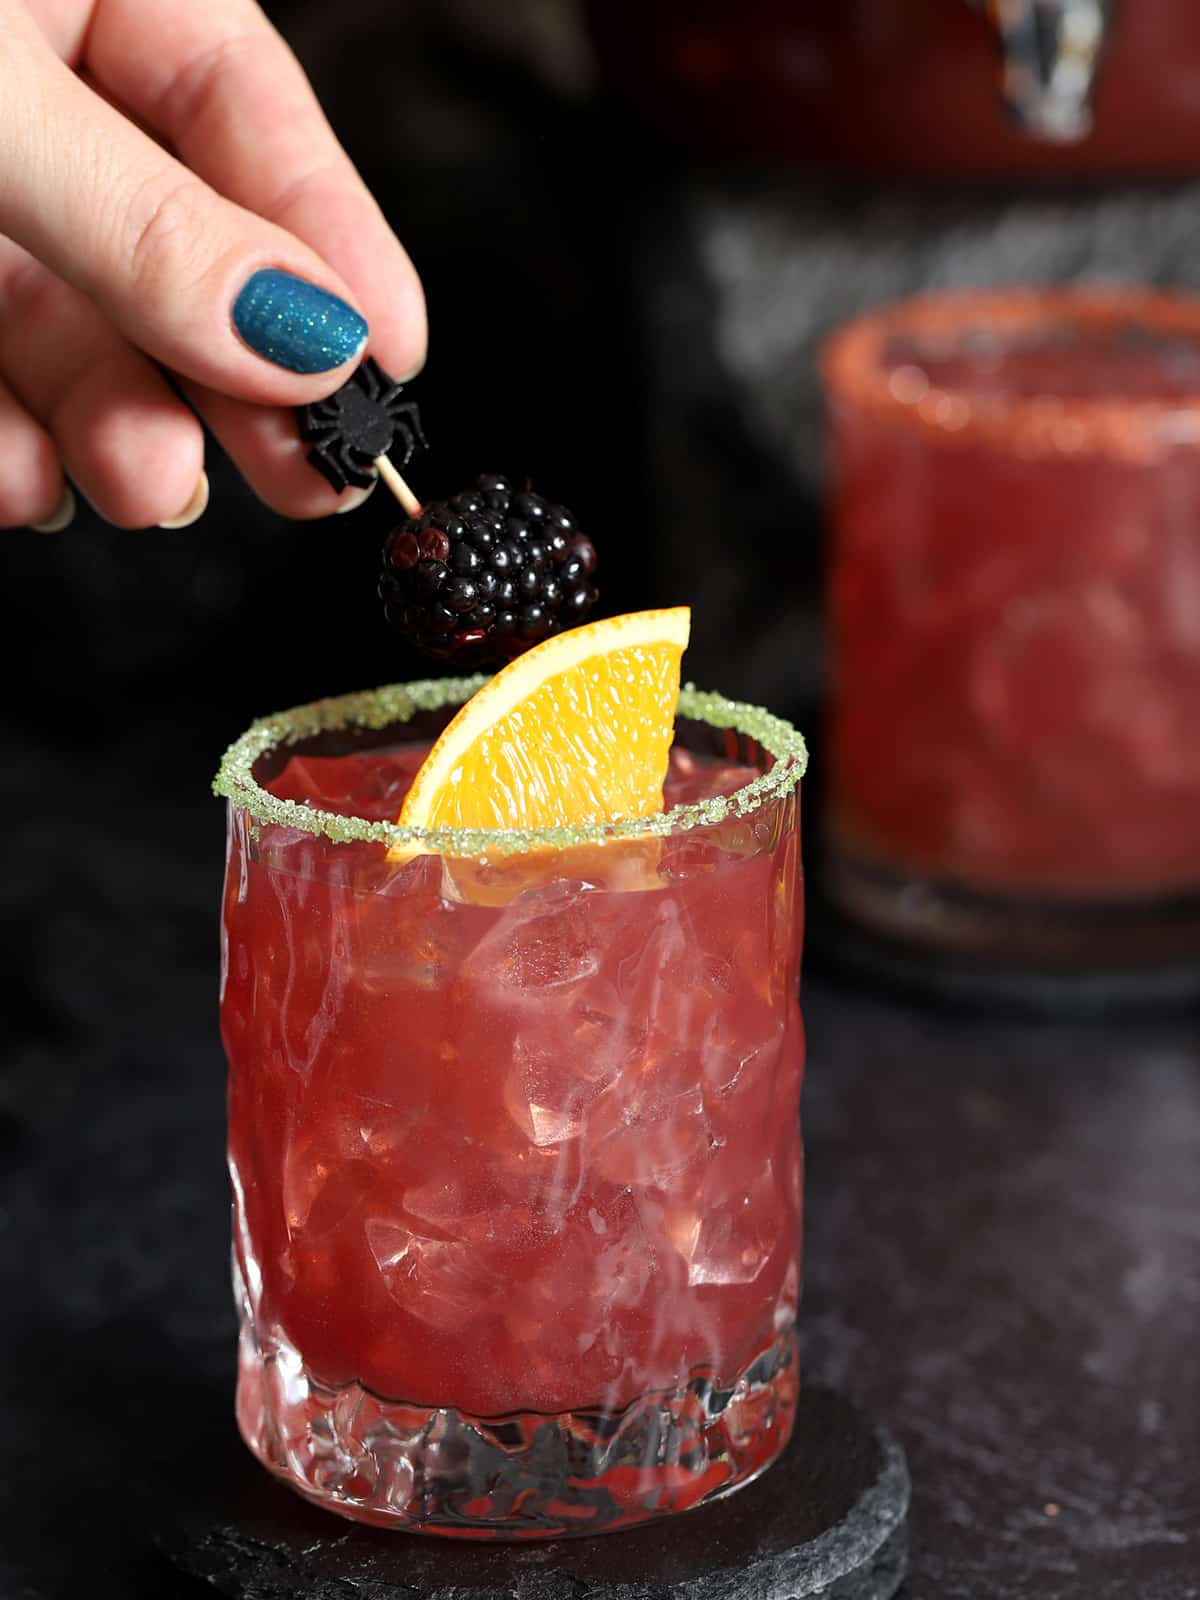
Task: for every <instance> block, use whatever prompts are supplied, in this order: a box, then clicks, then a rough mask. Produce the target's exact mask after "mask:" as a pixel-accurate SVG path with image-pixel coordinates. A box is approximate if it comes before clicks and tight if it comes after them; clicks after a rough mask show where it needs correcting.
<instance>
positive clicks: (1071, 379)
mask: <svg viewBox="0 0 1200 1600" xmlns="http://www.w3.org/2000/svg"><path fill="white" fill-rule="evenodd" d="M826 376H827V380H828V385H829V392H830V398H831V412H832V425H833V432H832V438H833V461H832V518H833V561H832V585H831V598H830V610H831V620H832V637H833V656H832V678H833V694H834V715H833V720H832V750H831V763H830V767H831V782H832V788H833V793H832V810H833V818H832V825H833V840H834V852H835V857H836V862H835V874H834V886H835V889H836V892H837V893H838V894H839V896H840V897H841V898H842V899H843V901H844V902H845V903H846V904H847V905H848V906H850V907H851V908H852V909H853V910H855V911H856V912H857V913H859V914H860V915H862V916H864V917H866V918H867V919H868V920H871V921H873V922H876V923H879V924H881V925H883V926H885V927H889V928H892V929H895V930H900V931H903V932H905V933H907V934H913V935H916V936H918V937H921V938H924V939H929V940H932V941H940V942H946V943H954V944H963V945H972V946H975V947H978V948H980V949H985V950H991V951H996V950H1001V949H1004V948H1008V947H1011V948H1012V949H1013V950H1015V951H1019V952H1022V953H1025V954H1037V955H1041V956H1044V957H1045V958H1046V959H1050V960H1055V961H1063V962H1068V963H1071V962H1077V961H1078V962H1083V963H1086V962H1088V961H1089V960H1091V959H1096V958H1103V959H1114V958H1115V959H1130V960H1132V959H1138V960H1145V959H1148V958H1149V959H1152V958H1154V957H1155V956H1156V955H1160V954H1172V953H1174V954H1178V953H1180V952H1181V951H1184V950H1190V951H1192V952H1193V953H1194V952H1196V951H1197V949H1200V917H1193V918H1192V920H1191V922H1190V923H1189V922H1188V921H1187V919H1186V918H1180V917H1179V916H1178V915H1176V914H1174V912H1173V914H1172V916H1171V917H1170V918H1163V917H1162V916H1160V915H1159V912H1160V910H1161V908H1162V907H1163V905H1164V903H1165V902H1167V901H1172V902H1174V905H1175V910H1176V911H1177V910H1178V906H1179V904H1180V902H1181V901H1182V900H1184V899H1186V897H1187V896H1189V895H1191V896H1196V895H1198V894H1200V833H1198V832H1197V828H1196V821H1195V819H1196V815H1197V808H1198V807H1200V743H1198V742H1197V739H1196V737H1195V718H1196V707H1197V705H1198V704H1200V302H1198V301H1196V300H1192V299H1186V298H1182V297H1170V296H1165V295H1156V294H1152V293H1148V292H1146V293H1143V292H1138V291H1101V290H1083V289H1079V290H1069V291H1059V292H1039V291H1032V290H1031V291H1019V292H1010V293H995V294H986V295H973V296H961V297H944V298H937V299H933V298H931V299H929V300H924V301H916V302H911V303H909V304H905V305H899V306H892V307H889V308H886V309H885V310H883V311H881V312H879V313H876V314H874V315H871V316H868V317H865V318H862V319H860V320H859V321H858V322H856V323H852V324H850V325H849V326H848V327H847V328H845V329H843V330H842V331H841V332H840V333H838V334H837V335H836V336H835V337H834V339H833V340H832V342H831V344H830V345H829V347H828V350H827V353H826ZM1022 906H1024V907H1027V908H1030V911H1029V915H1028V916H1022V915H1020V914H1019V912H1020V908H1021V907H1022ZM1100 910H1102V911H1104V913H1105V915H1104V917H1103V918H1101V919H1099V920H1097V918H1096V917H1095V915H1094V914H1095V913H1096V912H1097V911H1100ZM1110 913H1112V915H1110Z"/></svg>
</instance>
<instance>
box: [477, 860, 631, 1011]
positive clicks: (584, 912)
mask: <svg viewBox="0 0 1200 1600" xmlns="http://www.w3.org/2000/svg"><path fill="white" fill-rule="evenodd" d="M588 894H589V891H588V890H586V889H584V888H582V887H581V886H579V885H577V884H565V883H563V884H556V885H554V886H553V887H552V888H551V889H549V890H546V891H544V892H540V893H536V894H531V895H529V896H528V897H522V898H521V899H519V900H517V901H514V902H513V903H512V905H510V906H508V907H507V908H505V910H504V912H503V914H502V915H501V916H500V917H499V918H498V919H497V920H496V924H495V927H494V928H493V929H492V931H491V932H490V933H489V934H487V935H486V936H485V937H484V938H483V939H482V940H481V941H480V943H479V945H478V946H477V948H476V949H475V951H474V952H473V954H472V955H471V958H470V960H469V962H468V966H467V975H468V976H469V978H470V979H471V981H472V982H474V983H480V984H485V985H498V986H500V987H501V988H507V989H517V990H521V991H524V990H529V989H536V990H539V991H542V990H546V989H556V988H560V987H562V986H564V985H569V984H575V983H580V982H582V981H583V980H584V979H585V978H589V977H592V976H593V975H594V974H595V973H596V972H597V971H598V970H599V966H600V945H599V939H598V934H597V931H596V930H595V929H594V928H593V927H592V925H591V921H590V918H589V916H588V907H587V899H588Z"/></svg>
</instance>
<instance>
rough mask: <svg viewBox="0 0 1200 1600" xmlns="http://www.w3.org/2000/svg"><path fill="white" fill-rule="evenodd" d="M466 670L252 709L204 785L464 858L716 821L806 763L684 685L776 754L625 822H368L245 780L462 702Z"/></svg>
mask: <svg viewBox="0 0 1200 1600" xmlns="http://www.w3.org/2000/svg"><path fill="white" fill-rule="evenodd" d="M486 682H487V679H486V677H484V676H480V677H473V678H426V679H424V680H422V681H420V682H417V683H392V684H386V685H384V687H383V688H380V689H368V690H366V691H365V692H363V693H360V694H343V695H337V696H335V697H334V698H332V699H328V700H314V701H313V702H312V703H311V704H309V705H305V706H294V707H293V708H292V709H291V710H290V711H280V712H276V713H275V715H274V716H270V717H260V718H259V720H258V721H257V722H255V723H252V724H251V726H250V727H249V728H248V729H247V730H246V732H245V733H244V734H242V736H241V738H240V739H237V740H235V741H234V743H233V744H231V745H230V746H229V749H228V750H226V752H225V754H224V756H223V757H222V758H221V765H220V767H219V769H218V771H217V775H216V778H215V779H214V780H213V793H214V794H217V795H220V796H222V797H223V798H224V799H226V800H230V801H232V803H233V804H234V805H235V806H238V807H240V808H241V809H242V810H243V811H246V812H248V813H249V815H250V816H251V817H253V818H254V820H255V821H256V822H259V823H273V824H275V825H276V826H277V827H281V828H299V829H302V830H303V831H304V832H305V833H313V834H321V835H324V837H325V838H327V839H331V840H332V841H333V842H334V844H350V843H354V842H364V841H365V842H369V843H372V844H383V845H387V846H388V847H389V849H390V848H393V847H395V846H397V845H400V846H409V847H411V846H413V845H419V846H420V847H421V851H422V853H424V854H428V855H440V856H453V857H466V856H488V855H515V854H518V853H523V852H527V851H531V850H546V849H552V850H565V849H567V848H569V847H570V846H572V845H578V844H602V843H604V842H605V841H607V840H609V839H631V838H645V837H646V836H647V835H660V836H661V835H663V834H669V833H682V832H685V831H686V830H687V829H689V828H699V827H703V826H704V825H706V824H708V825H711V824H713V823H718V822H723V821H725V819H726V818H727V817H730V816H747V815H748V814H749V813H750V812H753V811H757V810H758V809H759V807H760V806H762V805H763V804H764V803H765V802H766V801H767V800H773V799H775V798H776V797H777V796H780V795H785V794H787V793H788V792H789V791H790V790H792V789H794V788H795V787H796V785H797V784H798V783H799V782H800V779H801V777H802V776H803V774H804V769H805V767H806V766H807V765H808V749H807V747H806V745H805V743H804V739H803V736H802V735H801V734H800V733H798V732H797V730H796V729H795V728H793V727H792V725H791V723H790V722H785V721H784V720H783V718H782V717H775V716H772V715H771V713H770V712H769V711H764V710H763V709H762V707H761V706H751V705H744V704H742V703H741V702H739V701H736V700H726V699H725V697H724V695H720V694H712V693H710V692H708V691H706V690H703V689H697V688H696V687H695V686H694V685H693V684H688V685H687V686H686V687H685V688H684V689H682V690H681V691H680V695H679V702H678V708H677V709H678V711H679V712H680V713H681V714H682V715H683V716H685V717H690V718H692V719H693V720H694V721H696V722H707V723H708V724H709V725H710V726H712V727H714V728H722V729H734V730H735V731H736V732H738V733H742V734H746V735H747V736H748V737H749V738H751V739H755V740H757V742H758V743H759V744H760V745H762V747H763V748H764V749H765V750H768V751H770V753H771V754H772V755H773V756H774V757H775V763H774V765H773V766H772V767H771V768H770V769H769V770H768V771H766V772H763V773H760V774H759V776H758V777H757V778H754V779H753V780H752V781H751V782H750V783H748V784H746V785H745V787H744V788H741V789H738V790H736V791H735V792H734V793H733V794H730V795H717V796H715V797H713V798H712V799H710V800H700V801H697V802H695V803H693V804H691V805H686V806H675V807H674V809H673V810H671V811H663V812H658V813H657V814H656V815H654V816H651V817H635V818H631V819H630V820H628V821H626V822H611V823H588V824H583V825H580V826H578V827H574V828H538V829H526V828H402V827H400V826H399V825H398V824H397V823H395V822H370V821H368V820H367V818H366V817H343V816H339V815H337V814H336V813H335V812H332V811H318V810H316V809H315V808H314V807H312V806H307V805H304V804H302V803H301V802H300V801H298V800H281V799H279V798H278V797H277V796H276V795H273V794H270V793H268V791H267V790H266V789H264V788H263V787H262V786H261V785H260V784H258V783H256V782H255V779H254V766H255V763H256V762H257V761H259V760H260V759H261V758H262V757H263V756H264V755H266V754H267V753H268V752H269V751H271V750H275V749H278V748H280V747H281V746H284V745H289V744H297V743H299V741H300V740H302V739H309V738H312V737H313V736H314V735H316V734H319V733H327V732H330V731H333V730H338V729H343V728H375V729H379V728H386V727H390V726H392V725H393V724H402V723H405V722H407V721H408V720H409V719H410V718H411V717H412V716H413V714H414V713H415V712H417V711H441V710H443V709H444V708H445V707H446V706H449V705H461V704H462V703H463V702H464V701H465V700H468V699H469V698H470V697H471V695H473V694H474V693H475V691H476V689H478V688H480V687H481V685H482V684H484V683H486Z"/></svg>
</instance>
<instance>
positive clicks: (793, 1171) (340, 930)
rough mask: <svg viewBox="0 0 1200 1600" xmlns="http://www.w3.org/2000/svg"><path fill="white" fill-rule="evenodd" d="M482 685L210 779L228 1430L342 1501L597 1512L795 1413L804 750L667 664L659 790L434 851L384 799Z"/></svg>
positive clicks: (345, 709) (743, 1470) (463, 1530)
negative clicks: (220, 814)
mask: <svg viewBox="0 0 1200 1600" xmlns="http://www.w3.org/2000/svg"><path fill="white" fill-rule="evenodd" d="M472 686H473V684H472V682H471V681H468V682H466V683H463V682H458V683H447V684H419V685H411V686H407V687H398V688H394V689H389V690H383V691H378V692H376V693H374V694H370V695H362V696H352V697H346V698H344V699H342V700H338V701H324V702H321V703H319V704H318V705H316V706H312V707H306V708H300V709H299V710H297V711H295V712H292V713H288V714H285V715H284V716H282V717H277V718H273V719H269V720H267V721H266V722H264V723H261V724H256V725H255V727H254V728H252V729H251V730H250V732H249V733H248V734H247V735H245V736H244V737H243V738H242V739H241V740H240V741H239V742H238V744H236V745H235V746H233V748H232V749H231V751H230V752H229V753H228V755H227V756H226V759H225V762H224V764H223V766H222V770H221V774H220V776H219V778H218V790H219V792H221V793H222V794H224V795H225V796H226V797H227V798H228V800H229V856H228V872H227V878H226V887H225V898H224V914H223V948H222V954H223V960H222V1002H221V1016H222V1032H223V1037H224V1040H225V1046H226V1050H227V1053H228V1057H229V1069H230V1075H229V1164H230V1172H231V1175H232V1181H233V1191H234V1278H235V1293H236V1297H237V1302H238V1308H239V1313H240V1317H241V1349H240V1366H239V1378H238V1398H237V1413H238V1422H239V1425H240V1428H241V1431H242V1434H243V1436H244V1438H245V1439H246V1442H247V1443H248V1444H249V1446H250V1448H251V1449H252V1450H253V1451H254V1453H255V1454H256V1455H257V1456H258V1457H259V1459H260V1460H261V1461H262V1462H263V1464H264V1465H266V1466H267V1467H268V1468H270V1470H271V1471H272V1472H274V1473H276V1474H277V1475H278V1476H279V1477H281V1478H282V1479H284V1480H285V1481H286V1482H288V1483H289V1484H291V1485H292V1486H293V1487H294V1488H296V1489H298V1490H299V1491H300V1492H301V1493H302V1494H305V1495H307V1496H308V1497H309V1498H310V1499H312V1500H315V1501H317V1502H318V1503H320V1504H322V1505H325V1506H327V1507H329V1508H330V1509H332V1510H335V1511H338V1512H341V1513H342V1514H344V1515H346V1516H350V1517H355V1518H358V1519H361V1520H363V1521H367V1522H373V1523H377V1524H380V1525H383V1526H391V1527H396V1528H403V1529H408V1530H411V1531H425V1532H433V1533H442V1534H462V1535H468V1536H474V1537H477V1538H478V1537H488V1536H493V1537H499V1538H509V1539H519V1538H530V1537H539V1536H544V1537H550V1536H560V1535H562V1534H564V1533H573V1532H578V1533H592V1532H596V1531H599V1530H602V1529H607V1528H617V1527H622V1526H626V1525H630V1524H634V1523H638V1522H641V1521H644V1520H646V1519H648V1518H652V1517H658V1516H662V1515H665V1514H668V1513H670V1512H675V1511H683V1510H686V1509H688V1508H689V1507H692V1506H695V1505H698V1504H700V1503H701V1502H703V1501H705V1500H709V1499H713V1498H715V1497H718V1496H720V1495H724V1494H727V1493H728V1492H730V1491H731V1490H733V1489H735V1488H737V1487H738V1486H739V1485H741V1484H743V1483H747V1482H749V1481H750V1479H752V1478H753V1477H754V1476H756V1475H757V1474H758V1473H759V1472H761V1471H762V1470H763V1469H764V1468H765V1467H767V1466H768V1465H769V1464H770V1462H771V1461H773V1460H774V1459H775V1457H776V1456H778V1454H779V1453H780V1451H781V1450H782V1449H783V1447H784V1445H785V1444H786V1443H787V1440H788V1437H789V1435H790V1432H791V1426H792V1418H793V1412H794V1405H795V1396H796V1388H797V1366H796V1350H795V1334H794V1323H795V1315H796V1306H797V1300H798V1294H799V1248H800V1219H801V1183H802V1177H801V1148H800V1138H799V1124H798V1102H799V1091H800V1081H801V1073H802V1067H803V1033H802V1027H801V1021H800V1012H799V1005H798V997H797V984H798V974H799V960H800V945H801V928H802V912H801V876H800V858H799V790H798V787H797V785H798V780H799V776H800V773H801V770H802V768H803V764H804V750H803V744H802V742H801V741H800V739H799V736H798V735H796V734H795V733H794V732H793V730H791V729H790V728H789V727H788V726H787V725H786V724H785V723H782V722H780V721H778V720H777V719H775V718H772V717H770V716H768V715H767V714H766V713H763V712H759V711H756V710H753V709H751V708H747V707H740V706H733V705H731V704H729V703H728V702H725V701H723V700H721V699H720V698H719V697H716V696H709V695H702V694H698V693H695V692H686V691H685V693H684V694H683V695H682V696H681V699H680V713H679V719H678V722H677V729H676V749H675V752H674V753H673V756H672V768H671V773H670V774H669V777H668V784H667V803H668V805H669V806H670V805H672V804H673V803H674V808H673V809H672V810H670V811H668V812H666V813H664V814H663V815H662V816H660V817H655V818H651V819H648V820H647V821H646V822H643V823H641V824H638V825H636V826H632V825H625V826H622V827H618V828H616V829H607V830H606V829H579V830H574V831H572V832H567V831H559V832H555V833H553V834H546V835H540V836H539V835H532V834H524V835H522V834H495V833H492V834H483V833H477V834H458V835H453V834H450V833H443V834H440V835H430V836H427V837H426V838H425V840H424V842H423V843H422V844H421V845H420V847H419V853H416V852H415V850H414V844H415V841H414V836H412V835H411V834H405V833H404V832H403V831H402V830H399V829H398V828H396V827H395V826H394V825H393V824H392V823H391V822H389V821H387V820H384V819H386V818H391V817H395V815H396V814H397V811H398V809H399V798H400V796H401V795H402V792H403V787H404V785H405V784H406V782H407V781H408V780H410V779H411V776H412V773H413V772H414V771H415V769H416V765H417V764H418V763H419V760H420V757H421V752H422V750H423V749H424V748H427V747H428V745H429V744H430V743H431V742H432V740H433V738H434V737H435V736H436V734H437V732H438V731H439V730H440V728H441V727H442V726H443V725H444V723H445V722H446V721H447V720H448V717H449V715H450V714H451V713H452V712H453V710H454V709H455V703H456V702H457V701H458V700H461V698H463V697H464V696H465V694H466V693H467V692H468V691H469V689H470V688H471V687H472ZM268 785H269V788H268V787H267V786H268ZM726 786H736V789H735V792H733V793H732V794H729V793H721V792H719V791H721V790H723V789H725V788H726ZM314 796H315V797H317V798H318V799H319V800H320V802H321V803H322V804H323V805H324V806H325V807H326V808H327V809H325V810H319V809H315V808H314V807H313V805H312V803H311V802H312V799H313V797H314Z"/></svg>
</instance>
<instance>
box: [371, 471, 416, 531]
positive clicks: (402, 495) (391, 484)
mask: <svg viewBox="0 0 1200 1600" xmlns="http://www.w3.org/2000/svg"><path fill="white" fill-rule="evenodd" d="M375 470H376V471H377V472H378V473H379V476H380V477H381V478H382V479H383V481H384V483H386V484H387V486H388V488H389V489H390V490H391V491H392V493H393V494H394V495H395V496H396V499H397V500H399V502H400V504H401V505H402V506H403V507H404V510H405V513H406V515H408V516H410V517H419V516H420V515H421V510H422V506H421V502H420V501H419V500H418V499H417V497H416V495H415V494H414V493H413V492H412V490H411V489H410V488H409V487H408V485H407V483H405V481H404V479H403V478H402V477H401V476H400V474H399V473H398V472H397V471H396V469H395V467H394V466H393V465H392V463H391V462H390V461H389V460H388V458H387V456H376V457H375Z"/></svg>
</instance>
